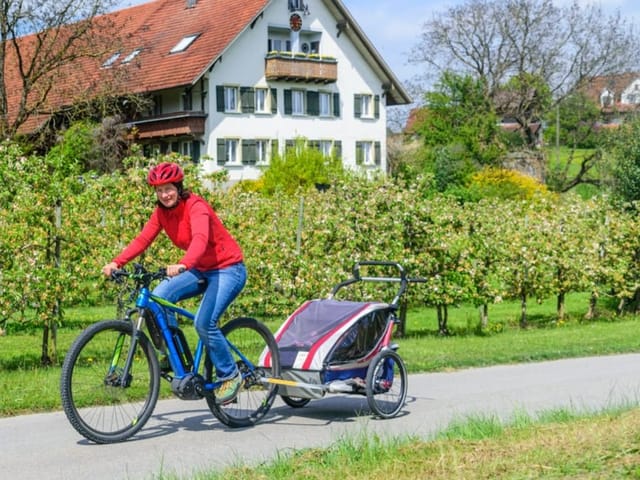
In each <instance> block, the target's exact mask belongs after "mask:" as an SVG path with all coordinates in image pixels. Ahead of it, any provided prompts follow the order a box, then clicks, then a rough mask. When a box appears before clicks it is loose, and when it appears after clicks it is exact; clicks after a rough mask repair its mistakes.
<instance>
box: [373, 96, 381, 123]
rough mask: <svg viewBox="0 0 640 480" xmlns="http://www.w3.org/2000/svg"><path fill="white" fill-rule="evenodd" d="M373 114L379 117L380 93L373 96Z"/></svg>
mask: <svg viewBox="0 0 640 480" xmlns="http://www.w3.org/2000/svg"><path fill="white" fill-rule="evenodd" d="M373 116H374V117H376V118H380V95H376V96H375V97H373Z"/></svg>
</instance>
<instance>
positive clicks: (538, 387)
mask: <svg viewBox="0 0 640 480" xmlns="http://www.w3.org/2000/svg"><path fill="white" fill-rule="evenodd" d="M639 393H640V354H630V355H614V356H605V357H588V358H579V359H568V360H559V361H549V362H541V363H530V364H520V365H508V366H495V367H488V368H474V369H468V370H461V371H456V372H451V373H432V374H419V375H411V376H410V377H409V389H408V397H407V404H406V408H405V409H404V411H403V412H401V413H400V415H398V416H397V417H395V418H393V419H389V420H376V419H373V418H372V417H371V416H370V414H369V410H368V405H367V402H366V398H362V397H358V396H341V395H327V396H326V397H324V398H322V399H319V400H312V401H311V402H310V403H309V404H308V405H307V406H306V407H304V408H302V409H292V408H290V407H287V406H286V405H284V403H282V402H281V401H280V400H279V399H278V401H277V402H276V403H275V404H274V407H273V408H272V410H271V412H270V413H269V415H268V416H267V417H266V418H265V419H264V420H263V421H262V422H261V423H260V424H258V425H256V426H254V427H252V428H247V429H240V430H231V429H228V428H226V427H225V426H224V425H222V424H220V423H219V422H218V421H217V420H216V419H215V418H214V417H213V416H212V415H211V413H210V412H209V410H208V409H207V406H206V403H205V402H204V400H202V401H181V400H177V399H175V400H165V401H161V402H159V403H158V406H157V407H156V410H155V412H154V415H153V417H152V418H151V420H150V421H149V423H148V424H147V425H146V426H145V427H144V428H143V429H142V430H141V432H139V433H138V435H136V436H135V437H133V439H131V440H129V441H127V442H124V443H119V444H113V445H95V444H92V443H89V442H88V441H86V440H84V439H83V438H82V437H80V436H79V435H78V434H77V433H76V431H75V430H74V429H73V428H72V427H71V426H70V425H69V423H68V422H67V420H66V417H65V415H64V413H62V412H54V413H46V414H35V415H25V416H19V417H11V418H0V471H1V472H2V477H3V478H5V479H8V480H31V479H34V480H35V479H37V480H41V479H43V478H46V479H50V480H59V479H60V480H61V479H73V480H75V479H87V478H91V479H92V480H103V479H104V480H121V479H122V480H124V479H131V480H133V479H135V480H144V479H151V478H157V477H158V476H159V475H160V474H161V473H165V474H170V473H177V474H179V475H183V476H186V475H188V474H189V473H192V472H196V471H201V470H205V469H211V468H220V469H221V468H224V467H225V466H230V465H237V464H241V463H242V464H246V463H259V462H262V461H267V460H269V459H271V458H274V457H275V456H276V455H278V454H286V453H288V452H291V451H293V450H296V449H301V448H308V447H322V446H328V445H330V444H332V443H333V442H335V441H337V440H339V439H341V438H356V437H358V436H360V435H369V434H372V433H376V434H377V435H379V436H381V437H386V436H407V435H419V436H428V435H430V434H433V433H435V432H437V431H438V430H441V429H442V428H444V427H446V426H447V425H448V424H449V423H450V422H451V421H452V420H454V419H464V418H466V417H468V416H470V415H477V414H486V415H490V414H493V415H497V416H499V417H500V418H504V419H509V418H511V417H512V415H513V413H514V412H516V411H517V412H522V411H527V412H529V413H530V414H532V415H535V413H536V412H541V411H548V410H550V409H556V408H571V409H573V410H576V411H585V410H587V411H594V410H595V411H597V410H600V409H602V408H605V407H611V406H617V405H620V404H628V403H629V402H633V403H640V394H639Z"/></svg>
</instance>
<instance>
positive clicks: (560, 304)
mask: <svg viewBox="0 0 640 480" xmlns="http://www.w3.org/2000/svg"><path fill="white" fill-rule="evenodd" d="M556 312H557V315H558V320H564V315H565V293H564V292H560V293H559V294H558V299H557V304H556Z"/></svg>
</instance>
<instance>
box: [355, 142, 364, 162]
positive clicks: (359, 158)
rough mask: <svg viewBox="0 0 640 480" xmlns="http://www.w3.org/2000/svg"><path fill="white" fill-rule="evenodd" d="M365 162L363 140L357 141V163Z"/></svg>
mask: <svg viewBox="0 0 640 480" xmlns="http://www.w3.org/2000/svg"><path fill="white" fill-rule="evenodd" d="M363 163H364V152H363V151H362V142H356V165H362V164H363Z"/></svg>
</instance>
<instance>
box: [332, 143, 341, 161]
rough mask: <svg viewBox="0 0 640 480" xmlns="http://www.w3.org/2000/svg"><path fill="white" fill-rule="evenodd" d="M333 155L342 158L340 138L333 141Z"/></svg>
mask: <svg viewBox="0 0 640 480" xmlns="http://www.w3.org/2000/svg"><path fill="white" fill-rule="evenodd" d="M333 155H334V156H335V157H336V158H339V159H342V140H336V141H335V142H333Z"/></svg>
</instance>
